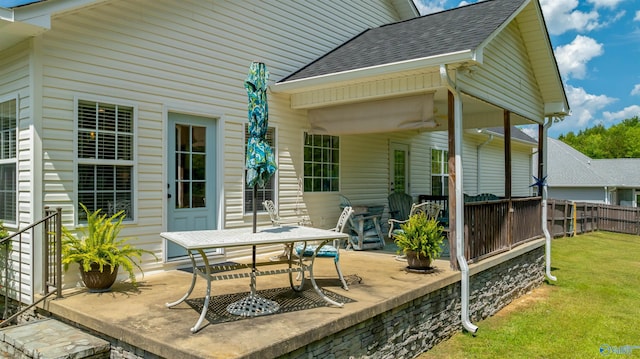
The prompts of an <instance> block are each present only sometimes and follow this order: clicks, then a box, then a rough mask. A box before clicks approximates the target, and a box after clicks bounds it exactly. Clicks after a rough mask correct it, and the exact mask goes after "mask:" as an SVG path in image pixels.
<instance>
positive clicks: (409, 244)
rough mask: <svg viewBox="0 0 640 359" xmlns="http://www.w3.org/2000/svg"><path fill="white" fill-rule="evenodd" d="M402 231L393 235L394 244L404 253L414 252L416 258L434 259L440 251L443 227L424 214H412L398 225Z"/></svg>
mask: <svg viewBox="0 0 640 359" xmlns="http://www.w3.org/2000/svg"><path fill="white" fill-rule="evenodd" d="M400 228H401V229H402V231H400V232H399V233H397V234H396V235H395V239H394V241H395V243H396V245H397V246H398V248H400V250H401V251H402V252H404V253H406V252H408V251H415V252H417V253H418V257H424V258H430V259H432V260H433V259H436V258H438V257H439V256H440V252H441V251H442V247H441V245H442V241H443V240H444V238H445V236H444V235H443V231H444V227H443V226H442V225H441V224H440V223H439V222H438V221H437V220H436V219H435V218H427V216H426V214H425V213H418V214H414V215H413V216H411V217H409V220H408V221H407V222H406V223H403V224H401V225H400Z"/></svg>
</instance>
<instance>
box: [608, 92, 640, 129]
mask: <svg viewBox="0 0 640 359" xmlns="http://www.w3.org/2000/svg"><path fill="white" fill-rule="evenodd" d="M636 87H638V86H636ZM636 116H640V106H638V105H631V106H629V107H625V108H624V109H623V110H621V111H618V112H609V111H605V112H603V113H602V117H603V118H604V120H605V121H606V122H607V123H609V124H612V123H614V122H618V121H622V120H625V119H627V118H632V117H636Z"/></svg>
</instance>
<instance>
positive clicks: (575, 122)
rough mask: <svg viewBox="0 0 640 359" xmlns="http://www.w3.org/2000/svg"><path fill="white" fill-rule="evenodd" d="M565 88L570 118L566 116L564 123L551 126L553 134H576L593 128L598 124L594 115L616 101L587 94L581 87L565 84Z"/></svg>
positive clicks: (603, 96) (604, 96)
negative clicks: (570, 132)
mask: <svg viewBox="0 0 640 359" xmlns="http://www.w3.org/2000/svg"><path fill="white" fill-rule="evenodd" d="M565 88H566V93H567V99H568V100H569V106H570V107H571V116H567V117H565V119H564V121H561V122H559V123H556V124H554V125H553V126H551V129H552V130H553V133H558V134H559V133H567V132H569V131H573V132H574V133H577V132H578V131H580V130H583V129H585V128H587V127H593V126H594V125H595V124H596V123H597V122H598V120H597V116H596V114H597V113H598V112H600V111H601V110H602V109H603V108H604V107H606V106H607V105H609V104H611V103H613V102H615V101H617V99H615V98H612V97H608V96H607V95H593V94H590V93H587V92H586V91H585V90H584V89H583V88H582V87H573V86H571V85H568V84H565Z"/></svg>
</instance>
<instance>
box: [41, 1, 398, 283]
mask: <svg viewBox="0 0 640 359" xmlns="http://www.w3.org/2000/svg"><path fill="white" fill-rule="evenodd" d="M266 5H268V6H265V4H257V3H253V2H244V1H207V2H205V1H179V2H178V1H165V0H144V1H135V2H132V1H110V2H108V3H104V4H99V5H97V6H94V7H92V8H89V9H86V10H82V11H79V12H75V13H69V14H65V15H63V16H61V17H58V18H55V19H53V23H52V30H50V31H48V32H46V33H44V34H43V35H41V37H42V43H43V49H42V50H43V59H42V63H43V73H44V78H43V80H42V86H43V88H42V91H43V95H44V98H43V104H44V106H43V127H44V133H43V152H44V163H43V178H44V184H43V185H44V191H45V193H44V195H43V197H44V201H45V203H46V204H47V205H51V206H62V207H63V210H64V225H65V226H73V224H74V223H73V221H74V218H75V214H74V213H73V212H74V201H75V200H76V193H75V191H76V189H75V176H76V174H75V166H74V163H75V162H74V158H75V153H74V151H75V148H74V141H73V138H72V134H73V133H74V108H73V107H74V98H75V97H77V98H79V99H84V98H88V99H90V100H98V101H103V102H106V103H116V104H125V105H129V104H131V105H133V106H135V107H136V109H137V113H138V117H137V122H136V126H137V132H136V138H137V148H136V163H135V170H136V173H137V182H136V183H135V184H134V186H135V189H136V211H135V214H136V219H135V223H134V224H131V225H127V227H126V228H125V230H124V231H123V235H125V236H134V237H137V238H138V239H137V241H136V244H137V245H140V246H142V247H143V248H145V249H149V250H152V251H154V252H155V253H156V254H157V255H158V256H159V257H161V255H162V250H163V248H162V245H161V243H162V241H161V239H160V237H159V235H158V234H159V233H160V232H161V231H163V230H165V229H166V224H165V223H163V219H164V218H165V217H166V214H165V213H166V206H165V202H166V200H165V198H164V196H163V190H164V188H166V181H167V179H166V176H167V174H166V173H165V171H164V169H165V168H166V167H165V166H166V164H165V161H166V159H165V143H164V141H165V139H166V138H167V136H168V135H167V133H166V129H165V127H166V123H165V122H164V120H165V119H164V116H165V112H166V111H169V112H171V111H178V112H180V111H181V110H186V111H190V112H191V111H192V112H193V114H196V115H199V116H209V117H211V118H214V119H217V120H218V121H221V123H224V127H223V128H221V131H219V132H218V136H219V137H218V139H219V140H220V141H223V144H224V159H223V163H220V164H218V165H219V167H218V168H219V169H221V171H222V173H221V175H220V178H221V179H222V181H223V183H222V184H219V185H220V188H223V189H224V193H223V194H222V196H223V208H222V209H221V211H222V212H223V223H220V224H219V226H221V227H223V228H228V227H237V226H248V225H250V223H251V217H250V216H249V215H246V214H245V213H244V212H243V202H244V200H245V199H244V197H243V196H244V193H243V188H244V184H243V183H244V182H243V180H244V178H243V174H244V144H243V140H244V135H243V125H244V123H245V122H246V121H247V114H246V111H247V105H246V102H247V95H246V91H245V89H244V87H243V82H244V79H245V78H246V75H247V72H248V68H249V64H250V63H251V62H252V61H253V60H261V61H263V62H265V63H266V64H267V67H268V69H269V71H270V74H271V77H270V83H274V82H275V81H277V80H279V79H281V78H283V77H285V76H287V75H288V74H290V73H291V72H293V71H295V70H297V69H298V68H300V67H302V66H303V65H305V64H307V63H308V62H310V61H312V60H314V59H315V58H317V57H319V56H321V55H322V54H324V53H326V52H328V51H329V50H331V49H332V48H334V47H335V46H337V45H339V44H341V43H343V42H344V41H346V40H348V39H349V38H351V37H353V36H355V35H356V34H358V33H360V32H361V31H363V30H365V29H367V28H370V27H375V26H379V25H382V24H384V23H388V22H392V21H397V20H399V19H398V18H397V17H398V15H397V13H396V12H395V11H394V10H393V9H392V8H391V7H390V5H389V3H388V2H386V1H376V2H373V1H367V2H280V1H270V2H268V4H266ZM269 111H270V112H269V118H270V125H271V126H275V127H276V128H277V136H278V144H277V151H278V163H279V166H280V168H279V171H278V172H277V181H278V184H279V189H280V192H279V193H278V195H277V196H278V198H277V199H278V201H279V203H280V206H281V209H282V210H283V211H284V212H283V214H284V215H291V214H292V212H293V209H294V207H295V203H296V201H297V197H296V196H297V192H298V191H297V179H298V177H300V176H302V157H301V156H302V129H303V128H306V127H308V124H307V121H306V112H305V111H297V110H291V109H290V106H289V99H288V97H283V96H278V95H273V96H270V97H269ZM380 143H382V144H383V145H384V143H385V142H384V140H383V139H381V140H380ZM383 147H384V148H385V152H386V145H384V146H383ZM385 156H386V153H385ZM347 183H348V181H347ZM375 183H376V185H377V184H378V182H375ZM379 183H380V184H382V185H383V187H382V189H384V187H385V182H384V181H380V182H379ZM381 193H383V194H382V195H379V196H378V197H377V198H376V199H377V200H382V199H385V200H386V191H384V190H382V192H381ZM307 197H308V198H307ZM330 197H331V196H326V195H316V194H309V195H308V196H307V195H306V194H305V198H304V200H305V202H306V203H309V204H312V205H313V207H314V210H313V211H312V210H311V208H310V209H309V213H310V215H312V216H313V217H315V218H314V219H315V221H314V222H317V224H318V225H319V224H321V223H320V222H326V224H328V225H330V226H332V225H334V224H335V223H332V222H334V221H335V218H337V214H336V210H339V208H338V207H337V202H333V200H328V198H330ZM334 197H335V195H334ZM323 200H324V201H325V202H323ZM329 202H333V203H334V205H332V206H329V205H328V203H329ZM323 203H326V204H325V205H324V207H323ZM316 207H317V208H319V210H315V208H316ZM334 217H335V218H334ZM259 223H261V224H266V223H268V219H267V218H266V216H264V215H261V216H260V217H259ZM315 224H316V223H314V225H315ZM238 253H242V252H237V251H233V250H231V251H229V254H230V255H233V254H238ZM145 261H146V263H145V264H144V267H145V270H146V271H149V270H154V269H160V268H161V266H162V263H161V262H158V263H156V262H155V261H153V260H151V259H150V258H148V257H145ZM166 267H168V265H165V268H166Z"/></svg>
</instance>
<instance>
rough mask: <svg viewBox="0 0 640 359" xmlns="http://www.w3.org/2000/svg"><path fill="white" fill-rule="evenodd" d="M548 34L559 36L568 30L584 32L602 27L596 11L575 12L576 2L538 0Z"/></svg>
mask: <svg viewBox="0 0 640 359" xmlns="http://www.w3.org/2000/svg"><path fill="white" fill-rule="evenodd" d="M540 5H541V7H542V12H543V13H544V18H545V22H546V24H547V28H548V29H549V33H550V34H552V35H560V34H563V33H565V32H567V31H569V30H576V31H578V32H586V31H591V30H594V29H597V28H599V27H600V26H602V25H601V24H600V23H599V22H598V18H599V14H598V12H597V11H590V12H583V11H580V10H577V9H576V8H577V7H578V0H540Z"/></svg>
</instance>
